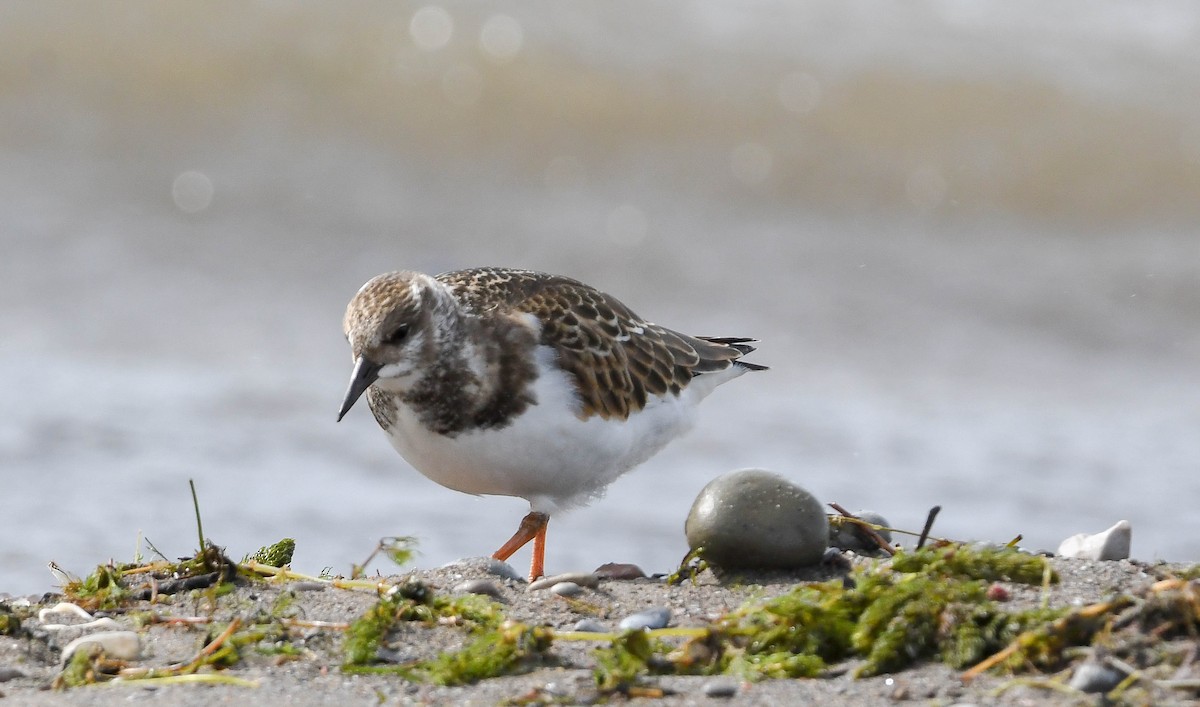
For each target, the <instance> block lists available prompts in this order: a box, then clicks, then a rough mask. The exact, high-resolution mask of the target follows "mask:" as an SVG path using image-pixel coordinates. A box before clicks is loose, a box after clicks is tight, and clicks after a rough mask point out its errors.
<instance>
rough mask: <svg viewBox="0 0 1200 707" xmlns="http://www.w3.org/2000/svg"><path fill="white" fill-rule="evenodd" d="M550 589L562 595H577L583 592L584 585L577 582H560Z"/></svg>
mask: <svg viewBox="0 0 1200 707" xmlns="http://www.w3.org/2000/svg"><path fill="white" fill-rule="evenodd" d="M550 591H551V592H553V593H555V594H557V595H559V596H560V597H577V596H579V595H580V594H582V593H583V587H581V586H579V585H578V584H575V583H574V582H559V583H558V584H556V585H554V586H553V587H550Z"/></svg>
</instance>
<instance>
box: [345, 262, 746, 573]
mask: <svg viewBox="0 0 1200 707" xmlns="http://www.w3.org/2000/svg"><path fill="white" fill-rule="evenodd" d="M344 328H345V332H346V337H347V339H348V340H349V342H350V345H351V349H352V351H353V356H354V359H355V372H354V376H353V379H352V381H351V386H350V390H349V391H348V392H347V395H346V400H345V401H344V402H343V406H342V411H341V414H340V415H339V419H341V415H344V414H345V412H346V411H347V410H348V409H349V408H350V406H351V405H353V403H354V401H355V400H356V399H357V398H358V397H359V396H360V395H361V394H362V393H363V392H366V395H367V401H368V404H369V405H370V407H371V410H372V412H373V413H374V415H375V419H376V421H377V422H378V423H379V425H380V426H381V427H382V428H383V429H384V430H385V432H387V434H388V438H389V440H391V442H392V443H393V445H394V446H395V447H396V449H397V450H398V451H399V452H400V453H401V455H403V456H404V457H405V459H407V460H408V461H409V462H410V463H411V464H412V465H413V466H414V467H416V468H417V470H418V471H420V472H421V473H422V474H424V475H425V476H428V477H429V478H431V479H433V480H434V481H437V482H438V483H440V484H442V485H444V486H448V487H450V488H454V489H457V490H460V491H464V492H467V493H475V494H498V495H512V496H520V497H524V498H527V499H529V501H530V504H531V507H532V512H531V514H530V517H532V516H535V515H537V516H541V517H542V521H541V525H540V535H539V536H538V538H542V537H544V532H545V519H548V517H549V514H550V513H551V512H553V511H556V510H558V509H560V508H564V507H568V506H571V505H576V504H578V503H582V502H585V501H586V500H588V499H590V498H594V497H595V496H598V495H600V494H601V493H602V492H603V490H604V488H605V487H606V486H607V485H608V484H609V483H611V482H612V481H613V480H615V479H616V478H617V477H618V476H620V475H621V474H622V473H624V472H626V471H628V470H629V469H631V468H633V467H634V466H636V465H637V464H639V463H641V462H642V461H645V459H647V458H649V457H650V456H651V455H653V454H654V453H655V452H657V451H658V450H659V449H661V448H662V447H663V446H665V444H666V443H667V442H669V441H670V440H671V439H673V438H674V437H676V436H678V435H679V434H681V433H682V432H683V431H685V430H686V429H687V428H688V427H690V425H691V423H692V420H693V412H694V408H695V407H696V405H697V404H698V403H699V401H700V400H701V399H702V398H703V397H705V396H706V395H707V394H708V393H709V392H711V391H712V389H713V388H715V387H716V386H717V385H719V384H720V383H722V382H724V381H726V380H729V379H732V378H734V377H736V376H738V375H741V374H742V373H744V372H746V371H749V370H759V369H762V368H764V367H763V366H759V365H756V364H751V363H747V362H744V361H741V360H740V359H741V357H742V356H743V355H745V354H746V353H749V352H750V351H753V350H754V349H753V348H752V347H751V346H750V345H749V343H748V342H750V341H751V340H750V339H740V338H725V339H722V338H705V337H693V336H688V335H686V334H681V333H679V332H675V331H672V330H670V329H667V328H665V327H661V326H659V325H657V324H654V323H651V322H648V321H646V320H644V319H642V318H641V317H639V316H637V315H636V314H635V313H634V312H633V311H631V310H630V309H629V308H628V307H626V306H625V305H624V304H622V303H621V302H619V301H618V300H616V299H615V298H613V297H611V296H609V295H606V294H604V293H602V292H600V291H598V290H596V289H595V288H592V287H590V286H588V285H585V284H583V283H581V282H578V281H576V280H572V279H570V278H567V277H562V276H558V275H549V274H545V273H538V272H532V271H527V270H511V269H502V268H478V269H473V270H460V271H456V272H449V273H443V274H441V275H438V276H436V277H430V276H428V275H424V274H421V273H415V272H408V271H403V272H394V273H387V274H384V275H380V276H378V277H376V278H374V279H372V280H371V281H369V282H368V283H367V284H365V285H363V287H362V289H360V290H359V292H358V293H357V294H356V295H355V296H354V298H353V299H352V300H351V302H350V305H349V306H348V308H347V310H346V316H345V320H344ZM527 520H528V518H527ZM524 527H525V526H524V525H523V528H524ZM531 532H533V531H531ZM518 535H520V533H518ZM530 537H533V536H530ZM517 539H518V537H517V536H514V540H513V541H510V543H509V545H511V544H512V543H513V542H514V541H516V540H517ZM525 539H526V540H528V539H529V538H525ZM506 548H508V545H506ZM504 550H505V549H504V548H502V551H504ZM501 554H502V553H501V552H498V553H497V556H498V557H500V556H501ZM508 554H511V550H510V551H508ZM506 557H507V555H504V556H503V557H502V559H504V558H506ZM537 563H538V558H537V552H536V550H535V566H538V564H537Z"/></svg>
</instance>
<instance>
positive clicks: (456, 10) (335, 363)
mask: <svg viewBox="0 0 1200 707" xmlns="http://www.w3.org/2000/svg"><path fill="white" fill-rule="evenodd" d="M1197 37H1200V6H1198V5H1196V4H1195V3H1191V2H1183V1H1158V0H1154V1H1147V2H1138V3H1128V2H1091V1H1089V2H1083V1H1068V2H1059V3H1054V4H1052V5H1046V4H1045V3H1040V2H1032V1H1019V2H1013V1H1012V0H1005V1H1004V2H1000V1H995V2H978V3H969V4H963V3H956V2H928V1H926V2H907V3H902V4H886V3H874V2H857V1H845V0H838V1H837V2H828V3H813V2H792V1H790V0H786V1H785V0H769V1H768V0H764V1H760V2H739V3H728V2H681V3H669V4H668V3H649V4H647V3H642V2H632V1H617V2H605V3H559V2H550V1H544V2H540V1H539V2H528V1H524V2H498V3H487V4H476V3H459V2H453V3H449V2H448V3H443V4H420V3H415V4H414V3H403V2H392V1H388V2H348V3H320V2H295V3H293V2H276V1H271V0H263V1H260V2H240V1H239V2H233V1H231V0H214V1H213V2H205V3H186V2H174V1H172V2H167V1H164V0H142V1H129V2H121V3H102V2H47V1H43V0H37V1H32V0H16V1H9V2H5V3H3V4H0V243H2V246H3V250H2V261H0V337H2V338H0V391H2V395H0V469H2V470H3V479H4V488H3V491H2V492H0V590H3V591H8V592H14V593H27V592H40V591H44V590H47V589H50V588H51V587H52V586H53V585H54V579H53V577H52V576H51V575H50V574H49V573H48V572H47V571H46V569H45V565H46V563H47V561H49V560H55V561H57V562H58V563H59V564H60V565H62V566H64V567H66V568H67V569H69V570H71V571H73V572H76V573H80V574H83V573H87V572H88V571H90V570H91V569H92V567H93V566H94V565H95V564H96V563H98V562H102V561H104V560H106V559H108V558H115V559H117V560H118V561H126V560H130V559H132V558H133V555H134V552H135V547H136V545H137V543H138V538H139V533H141V534H144V536H145V537H146V538H148V539H149V540H150V541H151V542H153V544H154V545H155V547H157V548H158V549H160V550H162V551H163V552H164V553H166V554H167V555H168V556H182V555H187V554H190V553H191V552H192V551H193V550H194V549H195V546H196V536H195V528H194V520H193V516H192V510H191V499H190V496H189V494H188V487H187V480H188V479H189V478H194V479H196V481H197V485H198V489H199V495H200V502H201V506H202V511H203V514H204V522H205V525H204V528H205V531H206V533H207V534H208V535H209V536H210V537H212V538H213V539H214V540H216V541H217V542H219V543H221V544H224V545H225V546H227V548H228V550H229V553H230V554H231V555H232V556H234V557H235V559H236V558H237V557H240V556H241V555H242V554H244V553H246V552H251V551H253V550H254V549H255V548H257V547H259V546H260V545H264V544H267V543H271V542H274V541H275V540H278V539H279V538H281V537H284V536H291V537H294V538H296V540H297V541H298V550H297V554H296V557H295V563H294V564H295V566H296V568H297V569H300V570H303V571H309V572H317V571H320V570H321V569H323V568H326V567H329V568H332V569H333V570H334V571H339V572H347V571H348V570H349V568H350V565H351V564H352V563H355V562H358V561H361V560H362V559H363V558H364V557H365V556H366V554H367V553H368V552H369V551H370V549H371V548H372V547H373V546H374V544H375V542H376V540H377V539H378V538H379V537H380V536H385V535H393V534H398V535H417V536H419V537H420V540H421V545H420V549H421V552H422V555H421V556H420V558H419V559H418V563H419V564H420V565H422V566H429V565H436V564H440V563H443V562H446V561H449V560H452V559H454V558H457V557H461V556H467V555H479V554H487V553H489V552H490V551H492V550H494V549H495V548H496V547H497V546H499V545H500V543H501V542H502V541H503V540H504V539H506V538H507V537H508V535H509V534H510V533H511V532H512V530H513V529H514V528H515V527H516V523H517V520H518V519H519V518H520V517H521V516H522V515H523V514H524V513H525V511H526V510H527V509H526V506H525V503H524V502H523V501H519V500H514V499H496V498H474V497H470V496H466V495H462V494H458V493H455V492H452V491H448V490H446V489H443V488H441V487H439V486H437V485H435V484H433V483H432V482H430V481H427V480H425V479H424V478H423V477H421V476H420V475H418V474H417V473H416V472H414V471H412V470H411V469H409V468H408V467H407V466H406V465H405V464H404V462H403V461H402V460H401V459H400V458H399V457H398V456H397V455H396V454H395V453H394V452H393V451H392V449H391V448H390V446H389V445H388V444H387V442H386V440H385V438H384V436H383V434H382V433H381V432H380V431H379V430H378V429H377V427H376V425H375V423H374V421H373V420H372V419H371V418H370V415H369V414H368V413H367V411H366V408H365V406H360V409H356V410H355V411H354V412H353V413H352V414H351V415H350V416H348V418H347V419H346V420H345V421H343V422H342V423H341V424H334V415H335V413H336V410H337V407H338V404H339V402H340V401H341V397H342V393H343V391H344V386H345V384H346V381H347V379H348V376H349V372H350V366H349V363H350V362H349V355H348V351H347V347H346V345H345V342H344V341H343V338H342V334H341V330H340V320H341V315H342V311H343V308H344V307H345V304H346V302H347V301H348V300H349V298H350V296H351V295H352V294H353V293H354V292H355V290H356V289H357V288H358V286H359V285H360V284H361V283H362V282H363V281H365V280H366V279H367V278H369V277H370V276H372V275H375V274H377V273H379V272H383V271H387V270H393V269H401V268H411V269H418V270H424V271H427V272H439V271H443V270H448V269H457V268H461V267H468V266H474V265H481V264H498V265H513V266H521V267H529V268H536V269H543V270H548V271H553V272H560V273H564V274H569V275H572V276H575V277H577V278H580V279H582V280H584V281H587V282H589V283H592V284H594V285H596V286H598V287H600V288H602V289H605V290H607V291H609V292H612V293H615V294H617V295H618V296H620V297H621V298H622V299H623V300H625V301H626V302H627V303H628V304H630V305H631V306H632V307H633V308H634V309H635V310H636V311H638V312H639V313H641V314H643V315H645V316H647V317H649V318H651V319H654V320H656V321H659V322H660V323H663V324H666V325H668V326H672V327H674V328H677V329H681V330H684V331H687V332H691V333H695V334H705V335H727V336H755V337H758V338H759V339H761V340H762V343H761V344H760V349H759V351H758V352H757V353H756V354H755V356H754V358H753V360H754V361H757V362H761V363H764V364H768V365H770V366H771V367H772V370H771V371H770V372H769V373H765V374H760V375H755V376H748V377H745V378H742V379H740V380H738V381H736V382H735V383H733V384H730V385H728V386H725V387H723V388H722V389H721V390H719V391H717V392H716V393H715V394H714V395H713V396H712V397H711V398H710V399H709V400H708V401H707V402H706V405H705V407H704V408H703V409H702V415H701V423H700V426H699V429H698V430H697V431H696V432H694V433H693V434H692V435H691V436H689V437H688V438H685V439H683V440H681V441H678V442H676V443H675V444H674V445H673V446H672V447H670V448H669V449H668V450H667V451H666V452H664V453H663V454H661V455H659V456H658V457H656V458H654V459H653V460H651V461H650V462H648V463H647V464H645V465H644V466H643V467H642V468H640V469H639V470H638V471H636V472H634V473H632V474H630V475H628V476H626V477H625V478H623V479H622V480H621V481H619V482H618V483H617V484H615V485H614V486H613V487H612V488H611V490H610V492H609V494H608V497H607V498H606V499H605V500H603V501H601V502H598V503H596V504H593V505H592V506H591V507H590V508H587V509H584V510H580V511H576V512H573V513H571V514H568V515H564V516H561V517H557V518H555V520H554V522H553V523H552V525H551V531H550V541H549V552H548V557H547V566H548V568H550V569H551V570H552V571H553V570H567V569H572V570H580V569H583V570H586V569H591V568H592V567H594V566H596V565H598V564H600V563H602V562H605V561H629V562H636V563H639V564H641V565H642V566H643V567H644V568H645V569H647V570H649V571H667V570H670V569H671V568H672V567H673V565H674V564H675V563H676V562H677V561H678V559H679V558H680V557H681V556H682V555H683V553H684V552H685V550H686V544H685V541H684V538H683V533H682V525H683V519H684V517H685V515H686V512H687V509H688V507H689V506H690V504H691V501H692V499H693V498H694V497H695V495H696V493H697V492H698V491H699V489H700V488H701V487H702V486H703V485H704V484H705V483H706V482H708V481H709V480H710V479H712V478H713V477H715V476H717V475H718V474H720V473H723V472H725V471H729V470H731V469H735V468H740V467H746V466H761V467H766V468H770V469H773V470H775V471H778V472H780V473H782V474H784V475H786V476H788V477H790V478H792V479H793V480H795V481H797V482H798V483H801V484H803V485H804V486H806V487H808V488H809V489H811V490H812V491H813V492H815V493H816V494H817V495H818V496H819V497H820V498H822V499H825V500H829V501H838V502H840V503H842V504H843V505H846V506H848V507H850V508H852V509H856V508H870V509H874V510H877V511H879V512H882V513H883V514H884V515H886V516H887V517H888V518H890V519H891V520H892V522H893V523H894V524H896V525H899V526H901V527H906V528H911V529H914V530H915V529H919V526H920V524H921V522H922V521H923V519H924V516H925V513H926V510H927V509H928V508H929V507H930V506H932V505H934V504H941V505H942V506H943V508H944V510H943V512H942V515H941V517H940V519H939V521H938V524H937V526H936V529H935V533H936V534H940V535H943V536H949V537H955V538H984V539H990V540H996V541H1007V540H1009V539H1010V538H1012V537H1013V536H1015V535H1017V534H1018V533H1021V534H1024V536H1025V541H1024V544H1025V545H1026V546H1028V547H1032V548H1050V549H1053V548H1054V547H1055V546H1056V545H1057V543H1058V541H1059V540H1061V539H1062V538H1063V537H1065V536H1067V535H1070V534H1073V533H1076V532H1081V531H1098V530H1100V529H1102V528H1104V527H1107V526H1108V525H1110V524H1111V523H1113V522H1115V521H1117V520H1118V519H1121V518H1127V519H1129V520H1130V521H1132V523H1133V528H1134V536H1133V537H1134V542H1133V553H1134V556H1135V557H1138V558H1141V559H1155V558H1165V559H1170V560H1181V561H1183V560H1187V561H1197V560H1200V513H1198V512H1197V510H1196V508H1197V501H1198V500H1200V366H1198V363H1200V41H1197ZM143 551H145V548H143ZM526 557H527V552H526V553H522V554H521V555H518V556H517V558H516V559H515V561H516V563H517V565H518V567H521V568H523V562H524V561H525V558H526ZM376 566H377V567H379V568H381V569H383V570H385V571H388V570H390V569H391V568H390V567H388V566H387V565H386V564H377V565H376Z"/></svg>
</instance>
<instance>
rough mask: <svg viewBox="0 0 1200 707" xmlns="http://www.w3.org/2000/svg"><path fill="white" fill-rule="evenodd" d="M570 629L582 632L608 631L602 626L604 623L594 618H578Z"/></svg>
mask: <svg viewBox="0 0 1200 707" xmlns="http://www.w3.org/2000/svg"><path fill="white" fill-rule="evenodd" d="M571 630H572V631H581V632H583V633H606V632H607V631H608V629H606V628H604V624H602V623H600V622H599V621H597V620H595V619H580V620H579V621H578V622H576V624H575V626H574V628H572V629H571Z"/></svg>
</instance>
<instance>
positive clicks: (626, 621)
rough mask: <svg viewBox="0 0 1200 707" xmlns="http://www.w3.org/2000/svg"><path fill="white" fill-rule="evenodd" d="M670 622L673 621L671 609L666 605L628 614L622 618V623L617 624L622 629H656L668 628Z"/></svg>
mask: <svg viewBox="0 0 1200 707" xmlns="http://www.w3.org/2000/svg"><path fill="white" fill-rule="evenodd" d="M669 623H671V610H670V609H668V608H667V607H665V606H656V607H654V608H651V609H646V610H645V611H639V612H637V613H636V614H630V615H629V616H626V617H625V618H623V619H621V623H619V624H617V627H618V628H620V629H621V630H622V631H628V630H630V629H639V628H648V629H656V628H666V627H667V624H669Z"/></svg>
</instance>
